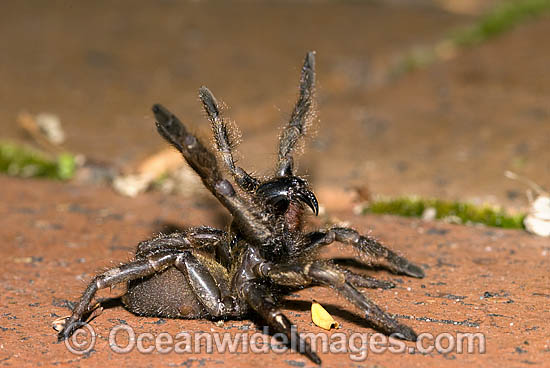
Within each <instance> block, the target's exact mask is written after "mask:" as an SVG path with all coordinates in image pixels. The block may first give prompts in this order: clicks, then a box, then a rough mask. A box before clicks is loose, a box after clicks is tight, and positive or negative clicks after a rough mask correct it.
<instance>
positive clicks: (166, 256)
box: [58, 252, 177, 340]
mask: <svg viewBox="0 0 550 368" xmlns="http://www.w3.org/2000/svg"><path fill="white" fill-rule="evenodd" d="M176 257H177V254H174V253H166V252H164V253H158V254H156V255H154V256H151V257H149V258H147V259H140V260H136V261H132V262H129V263H126V264H123V265H121V266H118V267H115V268H112V269H110V270H108V271H106V272H103V273H102V274H100V275H97V276H96V277H94V279H93V280H92V282H90V284H89V285H88V287H87V288H86V290H85V291H84V293H83V294H82V296H81V297H80V301H79V302H78V304H77V305H76V307H75V308H74V309H73V313H72V315H71V316H70V317H69V319H68V320H67V321H66V323H65V326H64V328H63V330H61V332H59V335H58V339H59V340H64V339H66V338H68V337H69V336H71V334H72V333H73V332H74V331H75V330H76V329H77V328H78V327H80V326H81V322H80V321H81V319H82V317H83V315H84V314H85V313H86V312H87V311H88V309H89V305H90V303H91V301H92V299H93V297H94V295H95V294H96V292H97V291H98V290H100V289H104V288H107V287H110V286H113V285H116V284H120V283H122V282H127V281H130V280H135V279H137V278H140V277H144V276H148V275H152V274H154V273H156V272H160V271H162V270H164V269H165V268H166V267H168V266H171V265H172V264H173V263H174V261H175V259H176Z"/></svg>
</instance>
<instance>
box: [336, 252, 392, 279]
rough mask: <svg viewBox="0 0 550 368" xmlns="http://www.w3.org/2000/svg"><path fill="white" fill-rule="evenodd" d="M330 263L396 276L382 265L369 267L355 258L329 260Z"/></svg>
mask: <svg viewBox="0 0 550 368" xmlns="http://www.w3.org/2000/svg"><path fill="white" fill-rule="evenodd" d="M331 261H332V262H334V263H335V264H337V265H339V266H343V267H346V268H348V267H352V268H356V269H359V270H366V271H386V272H390V274H391V275H394V276H398V274H394V273H392V272H391V270H390V269H389V268H388V267H387V266H385V265H384V264H376V265H369V264H366V263H363V262H361V261H360V260H358V259H357V258H352V257H341V258H331ZM369 276H370V275H369Z"/></svg>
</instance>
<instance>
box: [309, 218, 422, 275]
mask: <svg viewBox="0 0 550 368" xmlns="http://www.w3.org/2000/svg"><path fill="white" fill-rule="evenodd" d="M306 239H308V241H309V243H308V244H307V245H306V247H305V248H304V249H303V250H302V252H311V251H312V250H314V249H316V248H319V247H322V246H325V245H328V244H331V243H333V242H334V241H338V242H341V243H344V244H349V245H352V246H353V247H355V248H356V249H357V250H358V251H359V253H360V255H361V256H362V257H363V258H365V259H366V260H368V261H369V262H371V263H374V262H376V261H379V260H384V261H385V263H386V265H387V267H388V268H389V269H390V270H391V271H392V272H394V273H402V274H405V275H408V276H412V277H418V278H423V277H424V271H423V270H422V269H421V268H420V267H419V266H417V265H415V264H414V263H411V262H409V261H408V260H407V259H406V258H404V257H401V256H399V255H397V254H396V253H394V252H392V251H391V250H389V249H388V248H386V247H385V246H383V245H382V244H381V243H380V242H378V241H377V240H376V239H374V238H373V237H371V236H368V235H361V234H359V233H358V232H357V231H356V230H354V229H351V228H346V227H333V228H330V229H328V230H324V231H314V232H311V233H308V234H307V235H306Z"/></svg>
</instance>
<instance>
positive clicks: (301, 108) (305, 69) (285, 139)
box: [276, 52, 315, 176]
mask: <svg viewBox="0 0 550 368" xmlns="http://www.w3.org/2000/svg"><path fill="white" fill-rule="evenodd" d="M314 87H315V53H314V52H308V53H307V55H306V58H305V60H304V65H303V66H302V74H301V77H300V95H299V96H298V101H296V105H295V106H294V110H293V111H292V115H291V116H290V121H289V122H288V125H287V126H285V127H284V130H283V131H282V133H281V136H280V137H279V152H278V162H277V171H276V173H277V175H278V176H290V175H292V174H293V171H294V158H293V153H294V151H295V149H296V145H297V143H298V141H299V140H300V138H302V137H303V136H304V135H305V132H306V129H307V125H308V119H310V118H311V116H312V115H313V113H312V111H311V110H312V105H313V89H314Z"/></svg>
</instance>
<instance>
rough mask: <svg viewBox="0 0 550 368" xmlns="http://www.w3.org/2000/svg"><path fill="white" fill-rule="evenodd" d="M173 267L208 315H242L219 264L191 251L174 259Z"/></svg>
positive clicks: (223, 270)
mask: <svg viewBox="0 0 550 368" xmlns="http://www.w3.org/2000/svg"><path fill="white" fill-rule="evenodd" d="M206 265H208V266H206ZM175 266H176V268H177V269H178V270H180V271H181V272H182V273H183V274H184V275H185V277H186V279H187V282H188V283H189V286H190V287H191V289H192V290H193V293H194V294H195V296H196V298H197V299H198V300H199V302H200V303H201V305H202V306H203V307H204V308H205V309H206V311H207V312H208V314H209V315H211V316H212V317H226V316H227V317H229V316H231V317H238V316H240V315H241V314H242V313H241V309H242V310H244V308H241V304H240V303H239V302H238V300H237V298H236V297H235V296H233V295H231V293H230V290H229V280H228V276H227V272H226V270H225V269H221V268H220V267H221V266H220V265H219V264H215V263H213V262H212V261H209V260H208V259H206V258H205V257H201V256H199V255H198V254H193V252H192V251H183V252H181V253H180V254H179V255H178V257H177V258H176V261H175ZM213 273H217V274H218V277H214V275H213ZM220 274H222V275H220Z"/></svg>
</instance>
